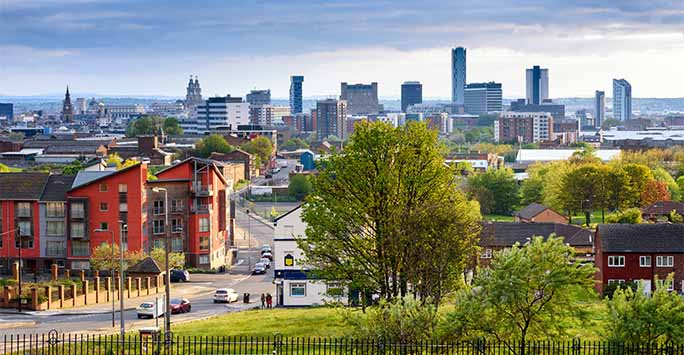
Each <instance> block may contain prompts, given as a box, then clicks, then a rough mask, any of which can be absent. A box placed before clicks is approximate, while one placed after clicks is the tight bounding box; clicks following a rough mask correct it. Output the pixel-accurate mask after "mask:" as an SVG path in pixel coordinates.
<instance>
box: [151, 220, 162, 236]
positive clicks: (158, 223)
mask: <svg viewBox="0 0 684 355" xmlns="http://www.w3.org/2000/svg"><path fill="white" fill-rule="evenodd" d="M152 233H154V234H164V221H163V220H159V219H155V220H154V221H152Z"/></svg>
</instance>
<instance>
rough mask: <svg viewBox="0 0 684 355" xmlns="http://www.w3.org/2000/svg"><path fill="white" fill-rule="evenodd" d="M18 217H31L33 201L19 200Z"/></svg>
mask: <svg viewBox="0 0 684 355" xmlns="http://www.w3.org/2000/svg"><path fill="white" fill-rule="evenodd" d="M16 207H17V217H31V203H30V202H17V204H16Z"/></svg>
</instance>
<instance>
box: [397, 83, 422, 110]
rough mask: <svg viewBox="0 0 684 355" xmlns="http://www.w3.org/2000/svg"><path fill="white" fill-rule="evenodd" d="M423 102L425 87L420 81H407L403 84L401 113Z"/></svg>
mask: <svg viewBox="0 0 684 355" xmlns="http://www.w3.org/2000/svg"><path fill="white" fill-rule="evenodd" d="M422 102H423V85H421V83H420V82H418V81H406V82H404V83H403V84H401V112H406V109H407V108H408V107H409V106H411V105H415V104H420V103H422Z"/></svg>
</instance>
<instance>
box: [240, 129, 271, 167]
mask: <svg viewBox="0 0 684 355" xmlns="http://www.w3.org/2000/svg"><path fill="white" fill-rule="evenodd" d="M240 148H242V150H244V151H246V152H248V153H251V154H253V155H254V156H255V157H256V164H257V165H261V164H266V162H268V161H269V160H270V159H271V156H272V155H273V142H272V141H271V140H270V139H268V138H266V137H264V136H259V137H257V138H254V139H252V140H251V141H249V142H247V143H245V144H243V145H242V146H241V147H240Z"/></svg>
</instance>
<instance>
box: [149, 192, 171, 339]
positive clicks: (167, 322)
mask: <svg viewBox="0 0 684 355" xmlns="http://www.w3.org/2000/svg"><path fill="white" fill-rule="evenodd" d="M152 191H154V192H155V193H159V192H161V191H163V192H164V234H166V240H165V243H164V270H165V274H164V280H165V281H166V282H164V284H165V285H164V290H165V292H166V302H165V303H166V304H165V308H166V309H165V311H164V341H165V344H166V345H167V346H169V344H171V286H170V283H171V277H170V275H169V239H170V238H169V228H170V226H169V194H168V190H167V189H166V188H163V187H154V188H152Z"/></svg>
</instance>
